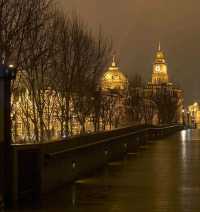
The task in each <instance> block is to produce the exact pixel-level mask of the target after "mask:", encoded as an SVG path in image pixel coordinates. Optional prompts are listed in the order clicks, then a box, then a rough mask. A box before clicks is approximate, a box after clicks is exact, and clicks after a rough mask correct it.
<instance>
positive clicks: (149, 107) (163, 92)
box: [127, 74, 183, 124]
mask: <svg viewBox="0 0 200 212" xmlns="http://www.w3.org/2000/svg"><path fill="white" fill-rule="evenodd" d="M182 95H183V94H182V91H181V89H179V88H178V87H177V88H175V87H172V86H169V85H166V84H163V85H159V86H157V87H156V86H155V87H152V86H146V84H145V83H144V81H143V79H142V78H141V76H140V75H137V74H136V75H135V76H134V77H133V78H132V80H130V82H129V94H128V99H127V105H128V107H127V110H128V113H129V114H130V116H129V119H130V121H132V122H136V123H141V122H143V123H146V124H152V123H153V122H157V123H158V124H171V123H172V122H179V121H180V118H181V117H180V115H181V113H180V111H181V106H182V104H183V102H182V101H183V96H182ZM154 118H156V120H153V119H154Z"/></svg>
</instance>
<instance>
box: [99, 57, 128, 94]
mask: <svg viewBox="0 0 200 212" xmlns="http://www.w3.org/2000/svg"><path fill="white" fill-rule="evenodd" d="M101 89H102V91H126V90H127V89H128V80H127V78H126V76H125V75H124V74H123V73H122V72H121V71H120V70H119V68H118V67H117V65H116V62H115V57H113V61H112V65H111V66H110V67H109V69H108V71H106V72H105V73H104V75H103V77H102V79H101Z"/></svg>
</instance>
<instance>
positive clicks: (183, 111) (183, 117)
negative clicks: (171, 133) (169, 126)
mask: <svg viewBox="0 0 200 212" xmlns="http://www.w3.org/2000/svg"><path fill="white" fill-rule="evenodd" d="M182 120H183V126H184V127H185V109H184V108H183V109H182Z"/></svg>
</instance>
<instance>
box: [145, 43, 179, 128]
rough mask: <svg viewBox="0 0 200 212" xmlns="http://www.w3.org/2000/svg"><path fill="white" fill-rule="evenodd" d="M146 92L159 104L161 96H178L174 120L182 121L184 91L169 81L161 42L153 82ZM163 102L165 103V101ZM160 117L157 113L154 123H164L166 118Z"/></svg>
mask: <svg viewBox="0 0 200 212" xmlns="http://www.w3.org/2000/svg"><path fill="white" fill-rule="evenodd" d="M145 94H146V97H147V98H148V97H149V96H150V97H151V98H152V99H153V100H154V101H155V103H157V102H156V101H158V102H159V105H161V104H162V102H161V101H162V98H160V99H159V96H160V97H161V96H162V97H164V95H170V96H171V98H172V99H173V98H174V99H175V98H177V99H178V102H177V105H178V107H177V111H176V114H175V117H174V119H173V121H174V122H178V123H181V122H182V115H181V113H182V108H183V91H182V90H181V89H179V88H177V87H176V86H175V85H174V84H173V83H171V82H170V81H169V76H168V66H167V63H166V59H165V55H164V52H163V51H162V50H161V46H160V43H159V46H158V50H157V52H156V57H155V61H154V63H153V70H152V79H151V82H149V83H148V85H147V87H146V89H145ZM165 101H166V100H165ZM163 104H164V101H163ZM157 106H158V104H157ZM161 107H163V108H164V107H168V106H167V105H166V104H164V105H163V106H161ZM166 109H167V108H166ZM158 110H159V107H158ZM166 111H167V110H166ZM160 119H161V117H159V116H158V113H157V114H156V115H155V116H154V118H153V123H154V124H156V123H163V121H164V120H160ZM165 121H166V120H165Z"/></svg>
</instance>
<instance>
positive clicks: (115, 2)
mask: <svg viewBox="0 0 200 212" xmlns="http://www.w3.org/2000/svg"><path fill="white" fill-rule="evenodd" d="M58 1H60V4H61V5H62V6H63V8H65V10H66V12H71V11H77V12H78V13H79V14H80V16H81V17H82V18H83V20H84V21H85V22H87V23H88V25H89V26H90V27H91V28H93V29H94V30H96V29H98V27H99V26H101V28H102V29H103V31H104V32H105V34H106V35H107V36H108V37H112V39H113V42H114V49H115V50H116V52H117V55H118V57H119V63H120V68H121V70H122V71H123V72H124V73H125V74H127V75H128V76H131V75H133V74H134V73H140V74H141V75H142V76H144V78H145V79H146V80H150V78H151V71H152V63H153V61H154V57H155V51H156V49H157V45H158V42H159V40H160V41H161V47H162V49H163V50H164V52H165V55H166V58H167V63H168V68H169V70H168V74H169V77H170V79H171V81H176V82H177V83H178V84H179V85H180V86H181V87H182V88H183V89H184V92H185V102H186V103H192V102H193V101H196V100H197V101H200V1H197V0H58Z"/></svg>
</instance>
